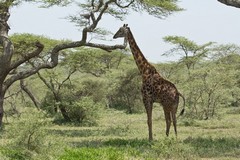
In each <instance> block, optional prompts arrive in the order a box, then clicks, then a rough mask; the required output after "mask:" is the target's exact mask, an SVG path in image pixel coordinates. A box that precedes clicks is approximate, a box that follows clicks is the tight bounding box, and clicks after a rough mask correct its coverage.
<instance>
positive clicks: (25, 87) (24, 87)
mask: <svg viewBox="0 0 240 160" xmlns="http://www.w3.org/2000/svg"><path fill="white" fill-rule="evenodd" d="M20 87H21V89H22V90H23V91H24V92H25V93H26V94H27V95H28V96H29V98H30V99H31V100H32V101H33V103H34V105H35V106H36V108H37V109H38V110H39V102H38V100H37V99H36V98H35V96H34V95H33V94H32V92H31V91H30V90H29V89H28V88H27V86H26V85H25V84H24V80H23V79H21V80H20Z"/></svg>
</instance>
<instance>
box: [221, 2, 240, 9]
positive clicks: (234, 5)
mask: <svg viewBox="0 0 240 160" xmlns="http://www.w3.org/2000/svg"><path fill="white" fill-rule="evenodd" d="M218 2H221V3H223V4H225V5H228V6H232V7H236V8H240V0H218Z"/></svg>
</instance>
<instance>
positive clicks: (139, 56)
mask: <svg viewBox="0 0 240 160" xmlns="http://www.w3.org/2000/svg"><path fill="white" fill-rule="evenodd" d="M127 40H128V43H129V46H130V49H131V51H132V54H133V57H134V60H135V62H136V65H137V67H138V69H139V71H140V73H141V74H143V73H144V72H145V70H146V68H148V67H149V66H152V65H151V64H150V63H149V62H148V61H147V59H146V58H145V57H144V55H143V53H142V52H141V50H140V49H139V47H138V45H137V43H136V41H135V39H134V37H133V34H132V32H131V30H130V28H128V34H127Z"/></svg>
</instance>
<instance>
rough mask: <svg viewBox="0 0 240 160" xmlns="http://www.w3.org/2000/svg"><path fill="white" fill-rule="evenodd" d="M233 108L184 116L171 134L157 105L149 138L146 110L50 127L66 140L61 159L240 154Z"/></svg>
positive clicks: (239, 124)
mask: <svg viewBox="0 0 240 160" xmlns="http://www.w3.org/2000/svg"><path fill="white" fill-rule="evenodd" d="M230 111H231V109H224V110H222V112H221V113H220V114H221V116H220V117H221V118H216V119H209V120H202V121H200V120H191V119H187V118H185V117H180V118H179V119H178V137H177V138H176V137H175V135H174V132H173V127H171V131H170V136H169V137H166V136H165V120H164V114H163V111H162V108H154V112H153V133H154V141H152V142H149V141H148V130H147V124H146V114H145V113H142V114H133V115H128V114H125V113H124V112H121V111H116V110H107V111H105V112H104V113H102V115H101V117H100V119H99V120H98V126H92V127H78V126H66V125H61V126H59V125H54V126H51V127H50V128H48V131H49V135H50V136H52V137H54V138H57V139H59V140H60V141H61V142H62V143H65V144H66V145H65V146H64V147H63V146H58V149H59V150H62V151H61V152H60V153H59V154H58V155H57V157H56V159H59V160H79V159H81V160H85V159H86V160H88V159H91V160H95V159H96V160H99V159H100V160H105V159H106V160H130V159H131V160H135V159H136V160H142V159H144V160H145V159H146V160H156V159H239V158H240V114H232V112H230ZM6 128H7V127H6ZM3 137H4V136H3ZM2 143H3V144H6V143H7V141H4V140H3V141H2ZM55 148H57V147H55ZM51 152H53V151H51ZM1 154H2V155H3V157H4V156H5V157H7V158H9V159H14V158H15V159H16V157H18V158H20V159H21V158H22V157H23V158H24V156H25V155H24V154H22V153H21V152H19V151H18V150H8V149H7V148H1V147H0V156H1ZM49 154H50V153H49ZM7 158H6V159H7Z"/></svg>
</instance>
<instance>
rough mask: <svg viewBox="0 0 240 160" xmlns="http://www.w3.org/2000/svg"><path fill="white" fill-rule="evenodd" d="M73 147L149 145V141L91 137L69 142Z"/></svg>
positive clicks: (133, 146) (135, 146) (134, 146)
mask: <svg viewBox="0 0 240 160" xmlns="http://www.w3.org/2000/svg"><path fill="white" fill-rule="evenodd" d="M71 144H72V145H73V146H75V147H93V148H99V147H132V148H139V147H151V144H152V143H151V142H149V141H148V140H145V139H122V138H115V139H93V140H82V141H81V142H71Z"/></svg>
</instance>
